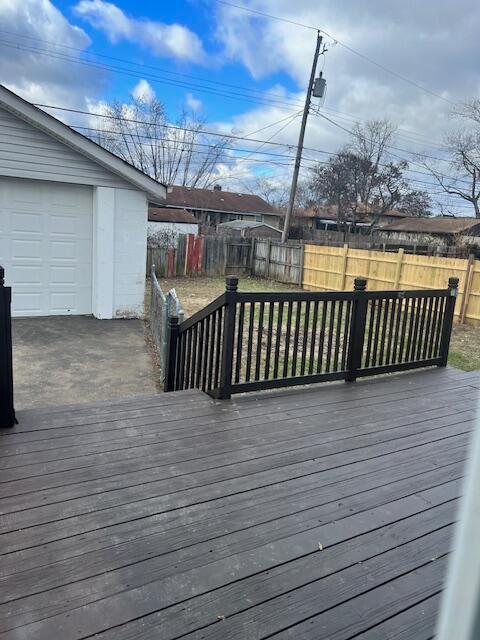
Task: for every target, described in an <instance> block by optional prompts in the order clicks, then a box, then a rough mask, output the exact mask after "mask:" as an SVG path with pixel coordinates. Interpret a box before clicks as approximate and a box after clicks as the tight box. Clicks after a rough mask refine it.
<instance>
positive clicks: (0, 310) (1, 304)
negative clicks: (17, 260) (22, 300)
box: [0, 267, 15, 427]
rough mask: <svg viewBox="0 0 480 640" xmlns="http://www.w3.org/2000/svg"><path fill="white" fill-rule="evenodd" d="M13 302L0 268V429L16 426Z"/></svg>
mask: <svg viewBox="0 0 480 640" xmlns="http://www.w3.org/2000/svg"><path fill="white" fill-rule="evenodd" d="M11 302H12V289H11V287H6V286H5V270H4V268H3V267H0V427H12V426H13V425H14V424H15V409H14V407H13V367H12V316H11Z"/></svg>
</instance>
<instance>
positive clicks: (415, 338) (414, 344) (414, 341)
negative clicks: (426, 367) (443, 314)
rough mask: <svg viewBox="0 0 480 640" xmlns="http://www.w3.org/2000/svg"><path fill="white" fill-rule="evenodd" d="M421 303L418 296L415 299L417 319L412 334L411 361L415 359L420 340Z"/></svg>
mask: <svg viewBox="0 0 480 640" xmlns="http://www.w3.org/2000/svg"><path fill="white" fill-rule="evenodd" d="M420 304H421V299H420V298H417V299H416V300H415V320H414V322H413V334H412V348H411V350H410V358H409V359H410V361H414V360H415V354H416V352H417V341H418V325H419V324H420Z"/></svg>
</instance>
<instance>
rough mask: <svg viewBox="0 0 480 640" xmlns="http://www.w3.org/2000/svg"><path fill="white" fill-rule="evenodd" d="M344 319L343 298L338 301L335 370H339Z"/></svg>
mask: <svg viewBox="0 0 480 640" xmlns="http://www.w3.org/2000/svg"><path fill="white" fill-rule="evenodd" d="M342 321H343V300H340V302H339V303H338V312H337V318H336V329H335V354H334V356H333V370H334V371H338V356H339V354H340V336H341V333H342Z"/></svg>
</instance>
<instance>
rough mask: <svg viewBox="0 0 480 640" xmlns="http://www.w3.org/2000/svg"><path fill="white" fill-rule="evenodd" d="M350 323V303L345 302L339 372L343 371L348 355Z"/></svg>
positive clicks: (349, 301)
mask: <svg viewBox="0 0 480 640" xmlns="http://www.w3.org/2000/svg"><path fill="white" fill-rule="evenodd" d="M351 321H352V301H351V300H347V305H346V311H345V326H344V328H343V337H342V360H341V363H340V370H341V371H345V369H346V366H347V353H348V343H349V341H350V323H351Z"/></svg>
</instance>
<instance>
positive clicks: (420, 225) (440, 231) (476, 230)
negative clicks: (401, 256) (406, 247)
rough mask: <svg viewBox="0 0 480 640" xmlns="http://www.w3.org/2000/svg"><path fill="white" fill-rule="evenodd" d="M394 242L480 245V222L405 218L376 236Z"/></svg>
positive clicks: (455, 219)
mask: <svg viewBox="0 0 480 640" xmlns="http://www.w3.org/2000/svg"><path fill="white" fill-rule="evenodd" d="M375 235H376V237H378V238H385V239H388V240H389V241H392V242H409V243H413V244H443V245H454V244H456V245H468V244H476V245H479V244H480V237H479V236H480V220H478V219H477V218H460V217H458V218H455V217H450V216H448V217H447V216H433V217H431V218H405V219H403V220H396V221H395V222H392V223H390V224H389V225H388V226H384V227H382V228H381V229H379V230H378V232H377V233H376V234H375Z"/></svg>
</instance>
